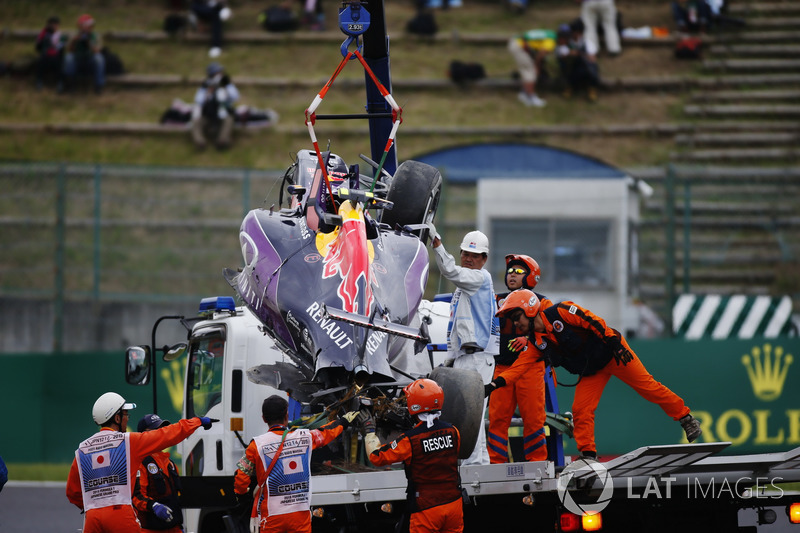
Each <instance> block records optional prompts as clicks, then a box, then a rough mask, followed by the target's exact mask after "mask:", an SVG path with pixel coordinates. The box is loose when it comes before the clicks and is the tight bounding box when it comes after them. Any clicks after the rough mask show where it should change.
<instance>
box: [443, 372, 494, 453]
mask: <svg viewBox="0 0 800 533" xmlns="http://www.w3.org/2000/svg"><path fill="white" fill-rule="evenodd" d="M430 378H431V379H432V380H433V381H435V382H436V383H438V384H439V386H440V387H442V390H443V391H444V407H443V408H442V419H443V420H446V421H447V422H450V423H451V424H453V425H454V426H456V427H457V428H458V432H459V433H460V434H461V448H460V449H459V451H458V458H459V459H466V458H467V457H469V456H470V454H472V450H474V449H475V443H476V442H477V440H478V432H479V431H480V425H481V424H483V398H484V396H483V379H481V375H480V374H478V373H477V372H476V371H474V370H467V369H464V368H450V367H445V366H437V367H436V368H434V369H433V372H431V375H430Z"/></svg>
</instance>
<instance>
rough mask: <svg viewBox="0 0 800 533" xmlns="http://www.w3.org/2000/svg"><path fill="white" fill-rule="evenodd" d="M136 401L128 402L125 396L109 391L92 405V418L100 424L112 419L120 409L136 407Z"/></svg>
mask: <svg viewBox="0 0 800 533" xmlns="http://www.w3.org/2000/svg"><path fill="white" fill-rule="evenodd" d="M135 408H136V404H135V403H127V402H126V401H125V398H123V397H122V396H120V395H119V394H117V393H116V392H107V393H105V394H103V395H102V396H100V397H99V398H98V399H97V401H96V402H94V407H92V418H94V421H95V423H96V424H97V425H98V426H102V425H103V424H105V423H106V422H108V421H109V420H111V419H112V418H113V417H114V415H115V414H117V412H118V411H119V410H120V409H135Z"/></svg>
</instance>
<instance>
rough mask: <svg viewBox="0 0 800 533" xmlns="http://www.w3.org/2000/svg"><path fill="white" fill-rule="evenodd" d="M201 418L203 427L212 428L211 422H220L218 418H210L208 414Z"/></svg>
mask: <svg viewBox="0 0 800 533" xmlns="http://www.w3.org/2000/svg"><path fill="white" fill-rule="evenodd" d="M198 418H200V425H201V426H203V429H211V424H213V423H214V422H219V419H218V418H208V417H207V416H201V417H198Z"/></svg>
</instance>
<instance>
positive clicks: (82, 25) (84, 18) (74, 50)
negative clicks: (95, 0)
mask: <svg viewBox="0 0 800 533" xmlns="http://www.w3.org/2000/svg"><path fill="white" fill-rule="evenodd" d="M102 50H103V42H102V40H101V39H100V35H99V34H98V33H97V32H95V31H94V18H92V16H91V15H88V14H83V15H81V16H80V17H78V33H76V34H75V35H73V36H72V37H70V39H69V41H67V45H66V47H65V55H64V83H63V84H62V83H59V86H58V88H59V92H61V91H62V90H65V89H69V88H70V86H71V85H72V83H73V81H74V80H75V76H76V75H77V74H92V75H93V76H94V92H96V93H97V94H100V93H102V92H103V87H104V86H105V84H106V60H105V57H103V53H102Z"/></svg>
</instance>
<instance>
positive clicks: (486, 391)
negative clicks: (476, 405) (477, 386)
mask: <svg viewBox="0 0 800 533" xmlns="http://www.w3.org/2000/svg"><path fill="white" fill-rule="evenodd" d="M505 386H506V380H505V378H503V376H498V377H496V378H495V379H494V380H493V381H492V382H491V383H489V384H488V385H484V386H483V397H484V398H488V397H489V395H490V394H491V393H492V392H494V391H495V389H499V388H500V387H505Z"/></svg>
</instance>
